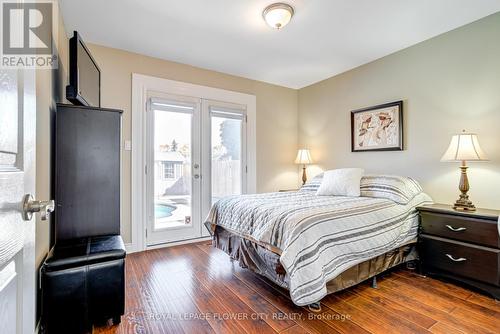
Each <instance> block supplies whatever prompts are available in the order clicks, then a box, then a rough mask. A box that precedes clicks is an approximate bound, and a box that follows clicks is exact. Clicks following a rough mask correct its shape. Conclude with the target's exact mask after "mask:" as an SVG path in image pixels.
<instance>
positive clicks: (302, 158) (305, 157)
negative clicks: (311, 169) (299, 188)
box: [295, 149, 313, 185]
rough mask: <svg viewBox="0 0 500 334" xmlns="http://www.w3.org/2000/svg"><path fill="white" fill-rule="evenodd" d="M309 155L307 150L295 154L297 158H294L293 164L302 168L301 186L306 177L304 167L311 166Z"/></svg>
mask: <svg viewBox="0 0 500 334" xmlns="http://www.w3.org/2000/svg"><path fill="white" fill-rule="evenodd" d="M312 162H313V161H312V159H311V153H309V150H306V149H300V150H299V151H298V152H297V158H295V163H296V164H298V165H303V167H302V185H304V184H305V183H306V181H307V175H306V165H309V164H312Z"/></svg>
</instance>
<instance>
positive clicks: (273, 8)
mask: <svg viewBox="0 0 500 334" xmlns="http://www.w3.org/2000/svg"><path fill="white" fill-rule="evenodd" d="M293 14H294V10H293V8H292V6H290V5H287V4H286V3H273V4H272V5H269V6H267V7H266V8H265V9H264V11H263V12H262V17H263V18H264V21H266V23H267V24H268V25H269V26H270V27H271V28H274V29H278V30H279V29H281V28H283V27H284V26H286V25H287V24H288V22H290V20H291V19H292V16H293Z"/></svg>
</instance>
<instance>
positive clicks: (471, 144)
mask: <svg viewBox="0 0 500 334" xmlns="http://www.w3.org/2000/svg"><path fill="white" fill-rule="evenodd" d="M486 160H488V159H487V158H486V154H484V152H483V150H482V149H481V147H480V146H479V141H478V139H477V135H476V134H474V133H467V132H465V130H463V132H462V133H461V134H457V135H454V136H453V137H452V138H451V142H450V147H448V150H447V151H446V152H445V154H444V155H443V157H442V158H441V161H452V162H461V163H462V165H461V166H460V169H461V171H462V172H461V176H460V184H459V186H458V189H460V192H461V194H460V198H459V199H458V200H457V201H456V202H455V205H454V206H453V208H454V209H455V210H460V211H476V207H475V206H474V205H473V204H472V202H471V200H469V195H467V192H468V191H469V189H470V186H469V179H468V178H467V168H468V167H467V164H466V162H467V161H486Z"/></svg>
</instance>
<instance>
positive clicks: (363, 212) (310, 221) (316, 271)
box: [205, 175, 432, 306]
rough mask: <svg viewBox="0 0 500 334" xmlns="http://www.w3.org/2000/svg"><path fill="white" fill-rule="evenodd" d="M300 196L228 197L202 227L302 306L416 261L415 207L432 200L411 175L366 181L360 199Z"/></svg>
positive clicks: (313, 186) (309, 190) (308, 189)
mask: <svg viewBox="0 0 500 334" xmlns="http://www.w3.org/2000/svg"><path fill="white" fill-rule="evenodd" d="M321 177H322V176H321V175H319V176H318V177H316V178H314V179H313V180H312V181H310V182H309V183H307V184H306V185H305V186H304V187H302V188H301V189H300V190H299V191H295V192H278V193H266V194H252V195H238V196H228V197H225V198H223V199H220V200H219V201H218V202H217V203H215V204H214V205H213V207H212V209H211V210H210V213H209V215H208V217H207V219H206V222H205V225H206V226H207V228H208V229H209V230H210V232H211V234H212V236H213V245H214V246H215V247H217V248H219V249H221V250H223V251H225V252H226V253H228V254H229V255H230V256H231V258H233V259H236V260H237V261H239V263H240V265H241V266H242V267H245V268H249V269H251V270H253V271H254V272H256V273H258V274H261V275H263V276H266V277H267V278H268V279H270V280H271V281H273V282H274V283H276V284H278V285H279V286H281V287H283V288H286V289H288V290H289V291H290V297H291V299H292V301H293V302H294V303H295V304H296V305H299V306H304V305H311V304H315V303H318V302H319V301H320V300H321V299H322V298H323V297H324V296H325V295H327V294H329V293H333V292H336V291H339V290H342V289H345V288H348V287H350V286H353V285H355V284H357V283H359V282H362V281H364V280H366V279H368V278H370V277H373V276H375V275H377V274H379V273H381V272H383V271H385V270H387V269H389V268H392V267H394V266H396V265H398V264H401V263H404V262H407V261H411V260H415V259H416V250H415V243H416V238H417V234H418V214H417V211H416V209H415V208H416V207H417V206H420V205H423V204H427V203H431V202H432V200H431V199H430V197H429V196H427V195H426V194H425V193H424V192H423V191H422V188H421V187H420V185H418V183H417V182H416V181H414V180H413V179H411V178H406V177H400V176H386V175H371V176H370V175H369V176H364V177H363V178H362V180H361V196H360V197H343V196H318V195H316V190H317V188H318V186H319V185H320V184H321Z"/></svg>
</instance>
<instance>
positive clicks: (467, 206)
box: [453, 195, 476, 212]
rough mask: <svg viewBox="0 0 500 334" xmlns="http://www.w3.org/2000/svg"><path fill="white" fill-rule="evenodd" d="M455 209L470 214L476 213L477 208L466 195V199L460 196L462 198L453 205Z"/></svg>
mask: <svg viewBox="0 0 500 334" xmlns="http://www.w3.org/2000/svg"><path fill="white" fill-rule="evenodd" d="M453 209H455V210H457V211H468V212H472V211H476V207H475V206H474V204H472V202H471V200H470V199H469V196H467V195H465V196H464V197H462V195H460V198H459V199H458V200H457V201H456V202H455V204H454V205H453Z"/></svg>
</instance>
